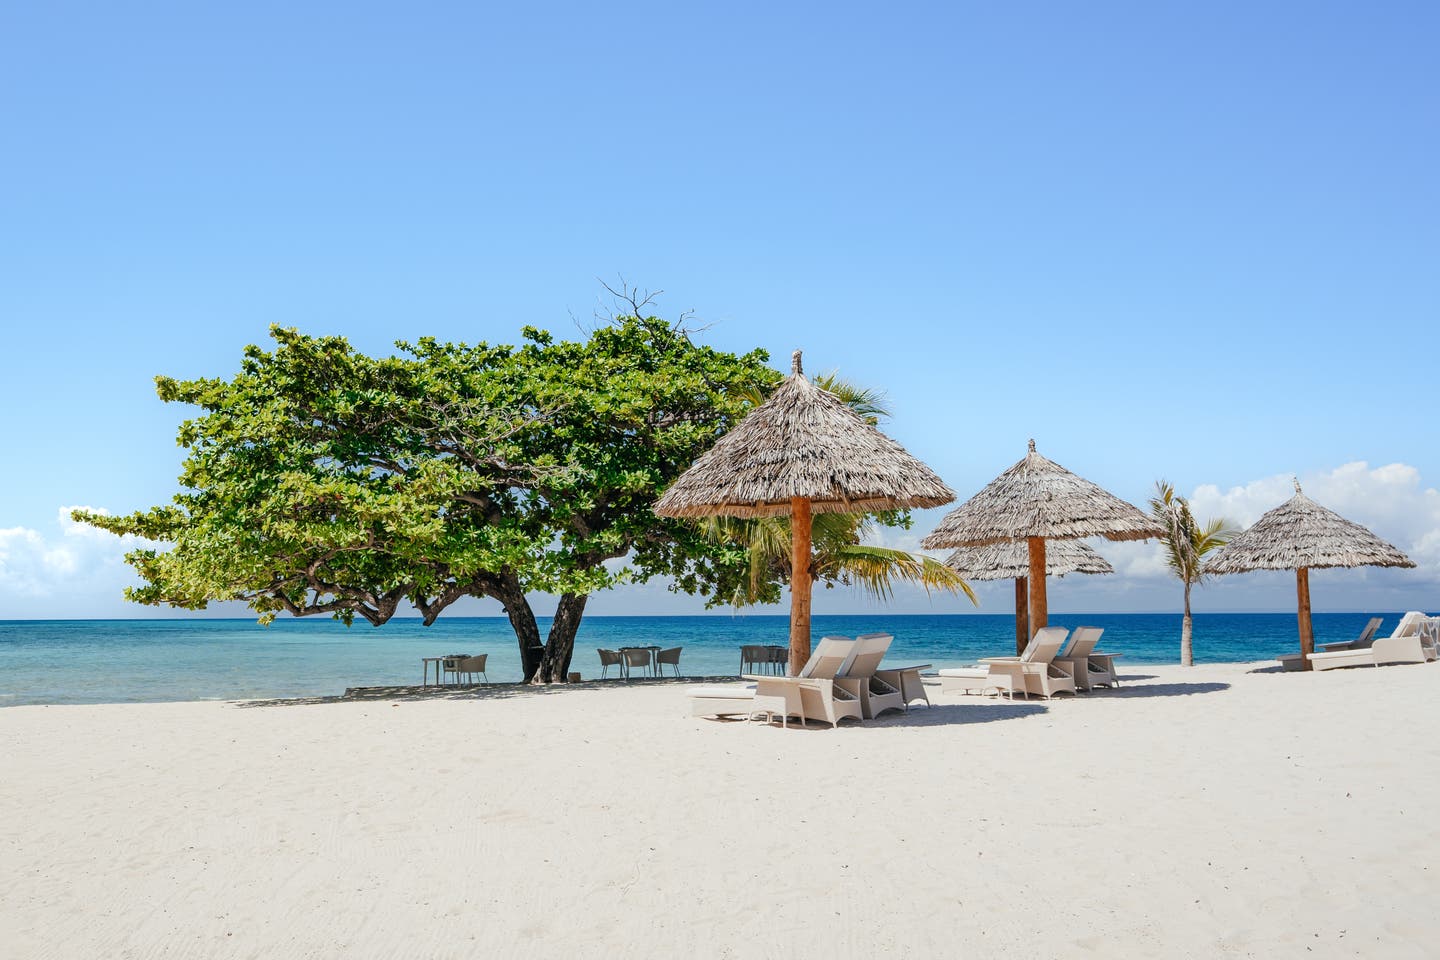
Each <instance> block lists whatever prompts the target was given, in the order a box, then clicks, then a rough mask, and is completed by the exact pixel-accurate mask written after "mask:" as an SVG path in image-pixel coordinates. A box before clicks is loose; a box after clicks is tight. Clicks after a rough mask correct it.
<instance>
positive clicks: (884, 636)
mask: <svg viewBox="0 0 1440 960" xmlns="http://www.w3.org/2000/svg"><path fill="white" fill-rule="evenodd" d="M894 641H895V638H894V637H893V636H891V635H890V634H888V633H866V634H862V635H860V636H858V637H856V638H855V651H854V652H853V653H852V654H851V655H850V659H849V660H848V661H846V663H845V666H844V669H842V670H841V672H840V673H838V674H836V676H835V684H836V686H838V687H841V688H842V689H844V690H846V691H847V692H849V693H850V694H852V695H854V696H855V697H856V698H858V699H859V700H860V711H861V713H862V714H863V715H864V717H865V719H866V720H869V719H871V718H873V717H877V716H879V715H880V714H881V713H883V712H884V711H886V710H904V709H905V698H904V696H903V695H901V693H900V688H899V687H898V686H896V685H895V684H893V683H891V682H890V681H889V680H886V679H883V678H881V677H880V676H878V675H877V674H876V671H877V670H878V669H879V668H880V661H881V660H883V659H884V658H885V653H886V652H887V651H888V650H889V649H890V644H891V643H893V642H894Z"/></svg>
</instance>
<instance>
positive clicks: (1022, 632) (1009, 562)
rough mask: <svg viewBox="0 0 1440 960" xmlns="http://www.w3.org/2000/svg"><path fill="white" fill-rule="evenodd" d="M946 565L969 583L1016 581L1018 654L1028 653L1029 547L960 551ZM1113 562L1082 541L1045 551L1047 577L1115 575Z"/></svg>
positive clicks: (1011, 544) (1066, 542)
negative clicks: (1075, 574)
mask: <svg viewBox="0 0 1440 960" xmlns="http://www.w3.org/2000/svg"><path fill="white" fill-rule="evenodd" d="M945 565H946V566H947V567H950V568H951V569H953V570H955V571H956V572H958V573H959V574H960V576H962V577H964V578H965V579H966V580H1014V581H1015V652H1016V653H1024V652H1025V644H1026V643H1028V642H1029V640H1030V616H1029V612H1028V610H1029V606H1028V595H1027V593H1026V590H1027V587H1028V584H1029V579H1030V556H1029V549H1028V547H1027V545H1026V544H1025V543H1022V542H1021V541H1019V540H1008V541H1005V542H1004V543H992V544H990V545H989V546H987V547H959V548H957V549H956V550H955V552H954V553H952V554H950V556H948V557H946V558H945ZM1114 572H1115V568H1114V567H1112V566H1110V561H1109V560H1106V559H1105V558H1104V557H1102V556H1100V554H1098V553H1096V552H1095V548H1094V547H1091V546H1090V545H1089V544H1087V543H1085V542H1084V541H1081V540H1056V541H1055V542H1054V543H1052V544H1049V545H1048V546H1047V547H1046V549H1045V575H1046V576H1047V577H1063V576H1065V574H1067V573H1114Z"/></svg>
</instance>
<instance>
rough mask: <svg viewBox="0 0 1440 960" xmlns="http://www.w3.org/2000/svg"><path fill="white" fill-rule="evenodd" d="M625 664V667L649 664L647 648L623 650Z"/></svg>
mask: <svg viewBox="0 0 1440 960" xmlns="http://www.w3.org/2000/svg"><path fill="white" fill-rule="evenodd" d="M622 652H623V653H624V654H625V665H626V666H627V667H648V666H650V651H649V650H624V651H622Z"/></svg>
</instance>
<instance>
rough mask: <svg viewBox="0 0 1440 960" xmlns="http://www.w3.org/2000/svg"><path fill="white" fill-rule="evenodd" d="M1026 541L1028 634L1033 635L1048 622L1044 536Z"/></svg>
mask: <svg viewBox="0 0 1440 960" xmlns="http://www.w3.org/2000/svg"><path fill="white" fill-rule="evenodd" d="M1027 543H1028V545H1029V548H1030V636H1032V637H1033V636H1035V634H1036V633H1038V632H1039V631H1040V629H1041V628H1042V627H1044V626H1046V625H1047V624H1049V622H1050V617H1049V612H1048V611H1047V610H1046V609H1045V608H1046V603H1045V538H1044V537H1030V538H1028V540H1027ZM1021 652H1022V653H1023V652H1024V651H1021Z"/></svg>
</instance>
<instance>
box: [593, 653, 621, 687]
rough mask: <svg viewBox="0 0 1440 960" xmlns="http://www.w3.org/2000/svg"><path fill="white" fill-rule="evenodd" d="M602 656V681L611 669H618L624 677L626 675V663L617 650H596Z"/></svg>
mask: <svg viewBox="0 0 1440 960" xmlns="http://www.w3.org/2000/svg"><path fill="white" fill-rule="evenodd" d="M595 652H596V653H598V654H600V679H601V680H604V679H605V676H606V674H608V673H609V672H610V668H611V667H615V668H616V669H618V670H619V671H620V673H621V675H622V676H623V675H624V673H625V661H624V659H623V658H621V656H620V654H619V652H618V651H615V650H596V651H595Z"/></svg>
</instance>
